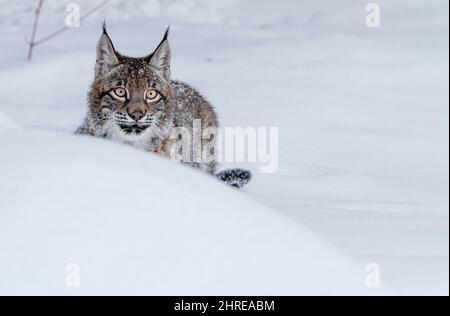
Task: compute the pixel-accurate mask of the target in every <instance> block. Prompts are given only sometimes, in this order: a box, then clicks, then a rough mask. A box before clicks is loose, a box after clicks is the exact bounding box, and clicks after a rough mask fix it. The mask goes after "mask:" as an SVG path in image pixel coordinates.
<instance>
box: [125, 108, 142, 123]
mask: <svg viewBox="0 0 450 316" xmlns="http://www.w3.org/2000/svg"><path fill="white" fill-rule="evenodd" d="M128 115H129V116H130V117H131V118H132V119H133V120H135V121H136V122H138V121H139V120H141V119H143V118H144V116H145V111H144V112H142V111H139V110H137V111H133V112H129V111H128Z"/></svg>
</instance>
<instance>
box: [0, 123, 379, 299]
mask: <svg viewBox="0 0 450 316" xmlns="http://www.w3.org/2000/svg"><path fill="white" fill-rule="evenodd" d="M0 144H1V148H2V153H1V155H0V174H1V181H0V192H2V199H1V200H0V253H1V254H2V260H1V261H0V280H1V282H0V294H9V295H11V294H70V295H81V294H111V295H112V294H126V295H130V294H153V295H164V294H166V295H226V294H228V295H231V294H232V295H250V294H251V295H275V294H276V295H281V294H308V295H311V294H352V293H354V294H362V293H368V289H367V288H366V287H365V275H364V271H363V269H361V271H358V272H357V270H354V269H353V267H352V264H351V262H349V261H348V260H347V259H346V258H345V257H344V256H343V255H341V254H340V253H339V252H337V251H336V250H335V249H333V248H332V247H331V246H329V245H327V244H326V243H324V242H322V241H321V240H320V239H319V238H317V237H316V236H315V235H313V234H312V233H310V232H309V231H307V230H306V229H305V228H304V227H302V226H300V225H298V224H296V223H294V222H292V221H290V220H288V219H285V218H284V217H283V216H281V215H278V214H276V213H275V212H272V211H271V210H270V209H267V208H266V207H264V206H261V205H259V204H257V203H255V202H253V201H251V200H249V199H247V198H246V197H245V196H244V195H243V194H242V193H241V192H237V191H234V190H232V189H229V188H228V187H226V186H224V185H223V184H221V183H218V182H217V181H216V180H214V179H210V178H209V177H206V176H203V175H201V174H198V173H197V172H196V171H194V170H191V169H189V168H185V167H182V166H178V165H175V164H173V163H171V162H168V161H166V160H163V159H160V158H158V157H153V156H152V155H149V154H147V153H144V152H140V151H137V150H135V149H133V148H128V147H126V146H121V145H117V144H113V143H110V142H107V141H103V140H97V139H92V138H85V137H75V136H70V135H66V134H58V133H48V132H38V131H11V132H5V133H2V134H0ZM74 266H75V267H77V269H79V272H80V274H79V276H80V278H79V284H78V285H79V287H78V286H76V287H72V286H71V285H70V284H68V283H67V278H68V277H69V276H70V275H68V274H67V273H68V272H70V271H71V267H74ZM66 268H67V269H68V270H67V272H66ZM371 294H373V292H372V293H371Z"/></svg>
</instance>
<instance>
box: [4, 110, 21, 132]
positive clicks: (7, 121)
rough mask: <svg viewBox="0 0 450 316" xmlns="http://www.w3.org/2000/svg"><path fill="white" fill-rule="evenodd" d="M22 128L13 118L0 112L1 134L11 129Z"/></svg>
mask: <svg viewBox="0 0 450 316" xmlns="http://www.w3.org/2000/svg"><path fill="white" fill-rule="evenodd" d="M18 128H20V126H19V125H18V124H17V123H16V122H14V121H13V120H12V119H11V118H9V117H8V116H6V115H5V114H3V113H2V112H0V133H1V132H3V131H6V130H9V129H18Z"/></svg>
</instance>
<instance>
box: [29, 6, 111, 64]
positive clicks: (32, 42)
mask: <svg viewBox="0 0 450 316" xmlns="http://www.w3.org/2000/svg"><path fill="white" fill-rule="evenodd" d="M109 1H110V0H103V1H102V2H100V3H99V4H98V5H96V6H95V7H93V8H92V9H91V10H89V11H88V12H86V13H85V14H83V15H82V16H81V17H80V22H82V21H83V20H85V19H87V18H88V17H90V16H91V15H92V14H94V13H95V12H96V11H98V10H99V9H101V8H102V7H103V6H105V5H106V4H107V3H108V2H109ZM43 2H44V0H39V5H38V8H37V10H36V18H35V22H34V27H33V33H32V35H31V39H30V40H27V42H28V45H29V54H28V60H31V58H32V53H33V48H34V47H36V46H38V45H41V44H43V43H45V42H47V41H49V40H51V39H52V38H54V37H56V36H58V35H59V34H61V33H64V32H65V31H67V30H69V29H70V27H69V26H65V27H62V28H60V29H58V30H56V31H55V32H53V33H51V34H49V35H47V36H44V37H43V38H41V39H39V40H36V32H37V25H38V20H39V15H40V12H41V8H42V3H43Z"/></svg>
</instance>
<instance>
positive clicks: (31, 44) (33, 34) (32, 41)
mask: <svg viewBox="0 0 450 316" xmlns="http://www.w3.org/2000/svg"><path fill="white" fill-rule="evenodd" d="M43 4H44V0H39V3H38V6H37V8H36V12H35V16H34V24H33V30H32V32H31V39H30V40H29V41H28V45H29V46H28V60H31V58H32V57H33V49H34V46H36V42H35V39H36V33H37V27H38V24H39V16H40V15H41V9H42V5H43Z"/></svg>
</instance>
